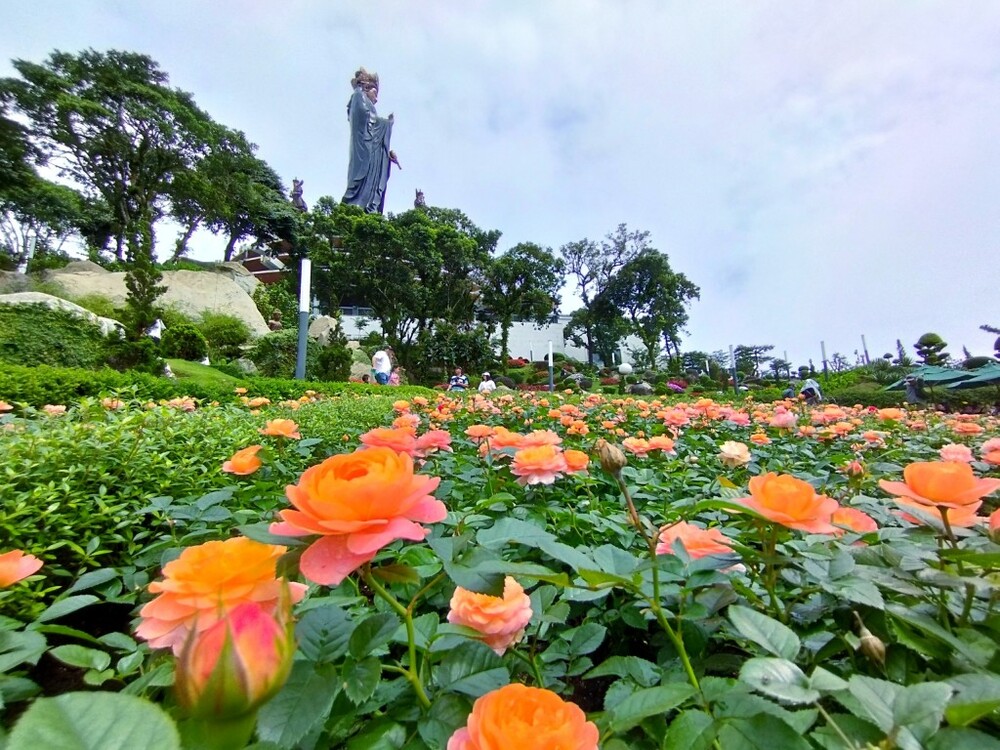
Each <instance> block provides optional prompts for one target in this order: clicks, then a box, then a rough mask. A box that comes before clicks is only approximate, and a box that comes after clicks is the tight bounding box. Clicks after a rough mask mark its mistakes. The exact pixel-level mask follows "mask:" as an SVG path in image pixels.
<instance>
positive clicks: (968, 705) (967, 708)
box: [944, 674, 1000, 726]
mask: <svg viewBox="0 0 1000 750" xmlns="http://www.w3.org/2000/svg"><path fill="white" fill-rule="evenodd" d="M948 684H949V685H951V686H952V687H953V688H954V689H955V694H954V695H953V696H952V697H951V701H949V703H948V706H947V707H946V708H945V710H944V715H945V718H946V719H947V720H948V723H949V724H952V725H955V726H966V725H968V724H971V723H972V722H974V721H977V720H978V719H981V718H982V717H984V716H986V715H988V714H991V713H993V712H994V711H996V710H997V709H998V708H1000V677H997V676H996V675H991V674H963V675H958V676H957V677H952V678H950V679H949V680H948Z"/></svg>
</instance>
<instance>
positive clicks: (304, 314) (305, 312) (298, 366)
mask: <svg viewBox="0 0 1000 750" xmlns="http://www.w3.org/2000/svg"><path fill="white" fill-rule="evenodd" d="M301 268H302V272H301V273H300V274H299V276H300V278H299V347H298V351H297V352H296V354H295V378H296V379H297V380H305V377H306V343H307V341H308V337H309V301H310V297H311V296H312V295H311V294H310V291H311V289H312V261H311V260H309V259H308V258H303V259H302V266H301Z"/></svg>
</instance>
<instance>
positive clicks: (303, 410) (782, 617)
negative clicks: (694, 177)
mask: <svg viewBox="0 0 1000 750" xmlns="http://www.w3.org/2000/svg"><path fill="white" fill-rule="evenodd" d="M304 401H305V403H303V402H295V403H291V402H289V403H285V404H283V405H275V404H265V403H261V402H255V401H254V400H253V394H245V403H244V404H243V405H241V406H233V405H230V406H223V407H197V406H196V404H195V403H194V402H193V401H192V402H187V401H184V400H183V399H179V400H178V401H177V402H176V403H173V404H172V405H164V406H156V407H154V408H152V409H147V408H145V405H144V404H141V403H138V402H132V403H124V402H118V401H108V400H106V401H105V402H104V403H103V404H102V403H100V402H96V401H87V402H84V403H83V404H81V405H74V406H71V408H69V409H68V410H66V411H65V413H62V412H60V410H52V411H51V413H45V412H38V413H35V412H32V411H31V410H28V411H27V412H25V413H24V414H23V415H22V416H19V417H17V418H14V417H12V416H10V415H8V416H5V417H2V420H3V432H2V433H0V469H3V470H4V471H5V473H6V475H7V477H8V478H9V479H8V484H7V485H6V486H5V487H4V488H3V489H0V528H3V529H5V530H7V531H8V532H9V537H10V539H11V540H12V541H15V542H16V544H13V545H9V546H11V547H16V549H11V550H8V548H7V544H6V542H5V546H4V547H3V548H2V549H0V553H7V555H9V557H8V556H7V555H5V556H4V557H0V586H6V588H4V589H2V590H0V613H2V614H3V615H5V618H4V619H0V696H2V697H3V705H4V707H5V709H4V710H6V712H7V713H6V714H4V719H3V721H4V723H5V724H6V725H7V727H8V729H9V727H10V726H11V725H12V724H14V719H16V718H18V717H19V716H20V720H19V721H17V723H16V724H14V726H15V728H14V729H13V731H12V732H11V734H10V741H9V742H10V744H9V747H11V748H15V749H16V748H27V747H42V746H45V745H44V744H39V743H40V742H43V741H48V742H53V741H56V740H53V739H52V738H53V737H63V738H65V737H68V736H69V735H68V734H64V735H52V734H51V732H52V731H57V732H58V731H64V732H67V733H68V732H77V733H81V734H84V735H86V734H87V732H93V731H96V730H95V729H94V727H98V728H103V729H104V730H107V727H109V726H110V727H114V731H113V732H111V733H110V734H107V733H105V734H103V735H100V736H101V737H102V738H103V739H102V743H103V744H102V747H123V748H124V747H135V746H138V745H136V744H135V743H136V742H138V743H139V745H142V746H148V747H157V748H159V747H163V748H171V747H180V746H184V747H196V746H203V747H243V746H244V745H245V744H247V743H248V742H250V741H253V740H254V738H256V740H257V741H259V742H261V743H265V744H264V746H266V747H278V748H285V747H287V748H293V747H310V748H313V747H315V748H321V747H322V748H325V747H348V748H366V747H367V748H375V747H379V748H381V747H385V748H403V747H405V748H413V749H419V748H445V747H447V748H450V749H451V750H455V749H456V748H458V749H461V748H466V749H468V748H500V747H505V748H535V747H537V748H543V747H554V746H559V747H568V748H595V747H597V746H598V744H599V745H600V747H602V748H605V749H606V750H614V749H620V748H639V749H640V750H641V749H643V748H650V749H652V748H672V747H706V748H707V747H720V748H725V749H726V750H728V749H729V748H758V747H761V748H763V747H768V748H770V749H771V750H773V749H774V748H778V747H781V748H786V747H787V748H841V747H856V748H864V747H866V746H882V747H900V748H920V747H928V748H941V747H945V746H949V747H951V748H952V749H953V750H960V748H963V747H969V748H972V747H975V748H989V747H993V746H996V745H997V742H998V740H997V737H998V736H1000V723H998V719H997V710H998V708H1000V676H998V675H997V671H998V664H1000V654H998V648H997V633H998V632H1000V616H998V614H997V608H998V601H1000V597H998V591H997V572H996V571H997V569H998V568H1000V545H998V544H997V543H996V540H995V539H991V537H990V534H991V533H993V534H996V533H997V531H998V529H997V528H996V527H997V525H998V519H1000V515H998V513H997V511H996V503H997V496H998V492H997V490H998V488H1000V478H997V477H998V475H1000V472H998V466H1000V439H998V423H997V420H996V419H995V418H992V417H984V416H959V417H953V416H948V415H939V414H935V413H931V412H921V411H907V410H903V409H888V408H887V409H882V410H877V409H863V408H861V407H838V406H823V407H817V408H813V409H809V408H807V407H804V406H802V405H801V404H798V403H791V402H784V403H779V404H776V405H766V406H761V405H757V404H754V403H753V402H747V403H745V404H740V405H735V406H733V405H724V404H718V403H715V402H713V401H711V400H708V399H702V400H699V401H696V402H692V403H684V404H677V403H670V404H668V403H666V402H664V401H660V400H649V401H646V400H639V399H632V398H628V399H614V398H609V397H604V396H599V395H594V394H591V395H585V396H583V397H582V398H580V397H577V396H570V395H568V394H563V393H559V394H545V395H542V394H533V393H525V394H504V395H502V396H498V397H496V398H493V399H486V398H481V397H478V396H476V395H475V394H466V395H465V396H464V397H462V398H457V397H456V398H452V397H451V394H442V395H437V396H434V397H431V398H430V399H428V398H426V397H423V396H415V397H413V398H411V399H409V400H397V401H395V402H391V401H389V400H388V399H381V400H379V399H373V400H372V401H371V402H370V403H371V404H373V405H374V406H373V408H372V410H371V411H364V412H358V416H359V417H360V415H361V414H362V413H363V414H365V415H366V416H365V417H364V419H361V418H358V419H356V420H355V419H352V418H351V415H350V414H341V415H340V417H339V421H336V422H333V421H332V418H333V417H332V415H334V414H335V413H336V410H337V409H342V408H343V407H342V406H341V405H340V404H339V403H338V402H332V401H329V400H317V399H312V400H311V399H304ZM189 405H190V406H191V407H192V408H193V410H192V411H189V410H187V409H188V406H189ZM2 408H3V407H2V405H0V409H2ZM359 408H360V407H359ZM258 409H259V410H260V412H259V413H257V410H258ZM365 420H368V421H367V423H364V422H365ZM372 428H374V429H372ZM109 455H110V457H109ZM12 480H13V481H12ZM57 521H58V522H57ZM26 555H27V557H26ZM35 558H37V560H36V559H35ZM38 563H40V564H41V565H40V567H39V565H38ZM92 613H100V616H95V615H93V614H92ZM130 615H131V618H130ZM56 667H58V668H59V670H58V671H59V674H60V675H61V679H60V680H55V679H53V678H52V675H53V673H54V672H56V671H57V670H56ZM171 686H173V687H172V688H171ZM93 688H99V690H98V691H96V692H90V693H81V692H79V690H78V689H93ZM60 693H61V695H59V697H47V698H43V697H41V696H42V695H50V696H51V695H55V694H60ZM158 706H160V707H162V709H161V708H159V707H158ZM25 709H27V710H25ZM163 709H165V710H163ZM22 713H23V716H21V714H22ZM57 714H58V715H59V716H61V717H64V720H63V721H62V723H59V722H55V723H54V720H53V716H55V715H57ZM54 726H55V727H56V729H53V727H54ZM108 731H110V730H108ZM46 732H49V733H50V734H46ZM115 732H117V733H118V734H117V735H116V734H115ZM129 733H131V734H129ZM91 736H93V735H91ZM117 736H120V738H121V742H122V743H126V742H129V743H132V744H131V745H129V744H115V742H114V741H112V740H113V738H114V737H117ZM137 737H142V738H143V739H136V738H137ZM45 738H48V739H47V740H46V739H45ZM109 738H111V739H109ZM50 746H51V745H50ZM67 746H68V743H67Z"/></svg>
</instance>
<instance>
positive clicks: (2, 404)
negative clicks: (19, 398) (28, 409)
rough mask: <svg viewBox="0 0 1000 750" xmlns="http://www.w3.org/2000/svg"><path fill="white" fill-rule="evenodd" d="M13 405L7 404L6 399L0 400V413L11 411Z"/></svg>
mask: <svg viewBox="0 0 1000 750" xmlns="http://www.w3.org/2000/svg"><path fill="white" fill-rule="evenodd" d="M13 410H14V407H13V406H11V405H10V404H8V403H7V402H6V401H0V414H3V413H4V412H8V411H13Z"/></svg>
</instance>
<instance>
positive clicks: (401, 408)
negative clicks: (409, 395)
mask: <svg viewBox="0 0 1000 750" xmlns="http://www.w3.org/2000/svg"><path fill="white" fill-rule="evenodd" d="M392 408H393V410H394V411H398V412H400V413H401V414H402V413H405V412H408V411H409V410H410V402H409V401H404V400H402V399H400V400H399V401H393V402H392Z"/></svg>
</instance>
